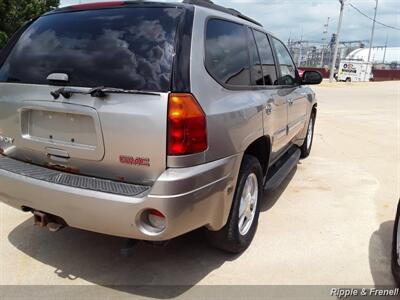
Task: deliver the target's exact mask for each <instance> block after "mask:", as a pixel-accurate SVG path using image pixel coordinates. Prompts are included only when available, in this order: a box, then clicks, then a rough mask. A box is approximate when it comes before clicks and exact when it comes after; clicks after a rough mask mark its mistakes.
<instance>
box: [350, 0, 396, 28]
mask: <svg viewBox="0 0 400 300" xmlns="http://www.w3.org/2000/svg"><path fill="white" fill-rule="evenodd" d="M349 5H350V6H351V7H352V8H354V9H355V10H356V11H357V12H359V13H360V14H362V15H363V16H364V17H366V18H368V19H370V20H371V21H374V22H375V23H377V24H379V25H382V26H385V27H387V28H391V29H394V30H400V28H397V27H394V26H391V25H386V24H383V23H381V22H379V21H377V20H374V19H373V18H371V17H370V16H368V15H367V14H365V13H363V12H362V11H361V10H360V9H358V8H357V7H355V6H354V5H353V4H351V3H349Z"/></svg>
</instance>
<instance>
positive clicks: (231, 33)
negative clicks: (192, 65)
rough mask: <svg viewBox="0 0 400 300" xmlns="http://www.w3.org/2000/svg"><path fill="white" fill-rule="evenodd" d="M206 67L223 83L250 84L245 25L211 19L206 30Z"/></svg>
mask: <svg viewBox="0 0 400 300" xmlns="http://www.w3.org/2000/svg"><path fill="white" fill-rule="evenodd" d="M205 47H206V49H205V50H206V51H205V52H206V68H207V70H208V72H210V74H211V76H213V77H214V79H216V80H217V81H219V82H220V83H222V84H227V85H232V86H249V85H250V71H249V53H248V47H247V38H246V27H244V26H243V25H240V24H237V23H233V22H229V21H225V20H219V19H210V20H209V21H208V23H207V30H206V46H205Z"/></svg>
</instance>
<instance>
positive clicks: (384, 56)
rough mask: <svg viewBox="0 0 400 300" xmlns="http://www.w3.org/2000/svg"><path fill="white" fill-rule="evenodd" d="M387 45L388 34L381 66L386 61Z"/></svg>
mask: <svg viewBox="0 0 400 300" xmlns="http://www.w3.org/2000/svg"><path fill="white" fill-rule="evenodd" d="M387 43H388V34H387V33H386V42H385V52H383V61H382V63H383V64H385V59H386V50H387Z"/></svg>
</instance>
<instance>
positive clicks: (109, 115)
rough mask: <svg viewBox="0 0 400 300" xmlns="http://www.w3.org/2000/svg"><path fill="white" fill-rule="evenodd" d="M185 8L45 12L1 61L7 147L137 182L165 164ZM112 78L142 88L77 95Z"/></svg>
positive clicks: (1, 116) (110, 83) (1, 130)
mask: <svg viewBox="0 0 400 300" xmlns="http://www.w3.org/2000/svg"><path fill="white" fill-rule="evenodd" d="M181 14H182V11H181V9H180V8H176V7H175V8H174V7H154V6H153V7H146V6H143V5H138V6H136V5H135V6H131V7H129V6H127V7H113V8H109V9H90V10H72V11H66V12H60V13H52V14H49V15H45V16H43V17H41V18H39V19H38V20H37V21H35V22H34V23H33V24H32V25H31V26H30V27H29V28H28V29H27V30H26V31H25V32H24V33H23V35H22V36H21V38H20V39H19V41H18V42H17V43H16V45H15V46H14V48H13V49H12V51H11V52H10V54H9V55H8V57H7V59H6V60H5V61H4V63H3V64H2V66H1V68H0V135H1V136H3V137H10V138H12V141H13V143H12V144H11V143H8V144H7V145H6V144H5V143H2V144H1V145H0V148H2V149H3V152H4V154H5V155H8V156H10V157H13V158H16V159H21V160H25V161H31V162H33V163H36V164H40V165H46V166H51V167H56V168H59V169H65V170H67V171H71V172H78V173H82V174H87V175H93V176H97V177H103V178H110V179H114V180H122V181H130V182H136V183H146V184H147V183H151V182H153V181H154V180H155V179H156V178H157V177H158V176H159V175H160V174H161V173H162V171H163V170H165V168H166V132H167V128H166V127H167V125H166V124H167V106H168V92H169V91H170V85H171V74H172V64H173V57H174V47H175V37H176V30H177V27H178V24H179V20H180V16H181ZM66 86H67V87H75V88H79V90H80V91H89V90H90V89H91V88H94V87H99V86H105V87H112V88H119V89H124V90H136V91H140V92H143V93H126V94H116V93H115V94H114V93H110V94H107V95H106V97H104V98H98V97H92V96H91V95H83V94H72V95H71V97H69V98H68V97H63V96H60V97H58V98H56V97H53V96H52V95H51V92H54V91H55V90H57V89H59V88H60V87H66Z"/></svg>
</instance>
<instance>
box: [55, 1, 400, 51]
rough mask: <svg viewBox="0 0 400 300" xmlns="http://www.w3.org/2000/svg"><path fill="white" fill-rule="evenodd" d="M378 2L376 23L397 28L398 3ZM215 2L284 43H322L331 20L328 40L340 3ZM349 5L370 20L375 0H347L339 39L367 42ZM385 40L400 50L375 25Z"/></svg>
mask: <svg viewBox="0 0 400 300" xmlns="http://www.w3.org/2000/svg"><path fill="white" fill-rule="evenodd" d="M100 1H103V0H80V1H79V0H60V2H61V6H65V5H71V4H76V3H78V2H81V3H87V2H100ZM104 1H110V0H104ZM378 1H379V5H378V14H377V17H376V20H377V21H379V22H381V23H384V24H387V25H390V26H393V27H397V28H399V29H400V0H378ZM163 2H173V1H163ZM177 2H180V1H177ZM214 2H215V3H216V4H220V5H223V6H226V7H231V8H234V9H236V10H239V11H240V12H242V13H243V14H245V15H247V16H249V17H251V18H253V19H255V20H257V21H259V22H260V23H261V24H263V25H264V27H265V28H266V30H268V31H270V32H272V33H274V34H275V35H277V36H278V37H279V38H280V39H282V40H284V41H285V42H286V41H287V40H288V39H289V37H290V38H291V39H292V40H300V39H302V40H303V41H304V40H308V41H315V42H321V40H322V38H323V34H322V33H323V31H324V24H326V23H327V19H328V18H330V21H329V27H328V37H327V38H328V40H329V39H330V37H331V35H332V33H336V31H337V24H338V19H339V9H340V3H339V0H214ZM349 4H352V5H354V6H355V7H357V8H358V9H360V10H361V11H362V12H364V13H365V14H366V15H368V16H370V17H371V18H372V17H373V15H374V7H375V0H346V6H345V10H344V17H343V24H342V31H341V38H340V40H347V41H349V40H366V41H369V39H370V36H371V29H372V21H371V20H369V19H368V18H366V17H364V16H363V15H361V14H360V13H358V12H357V11H356V10H354V9H353V8H352V7H351V6H350V5H349ZM386 39H387V40H388V43H387V44H388V46H389V47H396V46H398V47H400V30H393V29H390V28H386V27H384V26H382V25H379V24H376V29H375V38H374V46H384V45H385V43H386Z"/></svg>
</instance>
